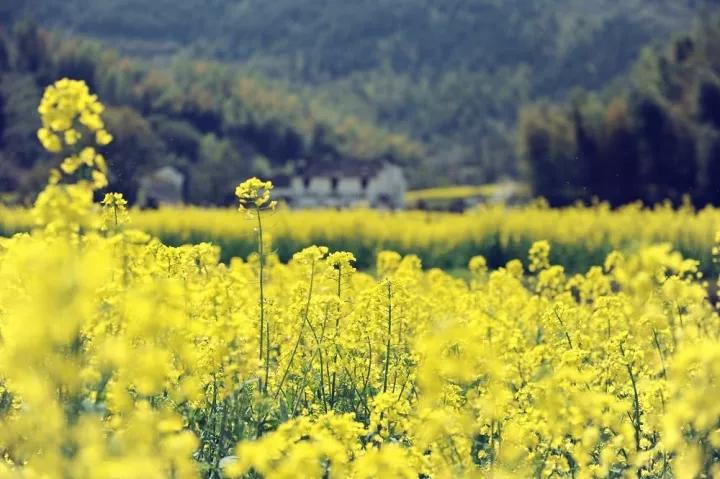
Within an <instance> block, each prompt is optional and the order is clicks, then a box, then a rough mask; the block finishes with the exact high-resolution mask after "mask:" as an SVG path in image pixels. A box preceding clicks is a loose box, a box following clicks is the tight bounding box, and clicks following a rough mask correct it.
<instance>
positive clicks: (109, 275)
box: [0, 85, 720, 479]
mask: <svg viewBox="0 0 720 479" xmlns="http://www.w3.org/2000/svg"><path fill="white" fill-rule="evenodd" d="M57 88H58V89H60V90H64V89H65V88H68V86H67V85H65V86H63V85H58V86H57ZM77 91H78V92H79V93H78V94H77V95H76V96H73V97H72V98H74V99H73V100H72V101H71V102H70V103H71V105H70V106H69V107H68V108H67V109H66V110H65V111H66V113H65V115H66V116H67V117H68V118H69V119H70V121H69V122H66V123H64V124H62V125H59V130H60V131H62V130H63V128H62V127H63V126H67V125H73V124H75V121H76V120H77V119H78V118H79V113H78V111H82V108H76V107H78V106H79V107H83V106H84V105H85V104H86V103H87V97H86V95H88V93H87V92H85V91H83V90H82V89H79V90H77ZM104 139H107V138H104ZM58 141H62V137H61V136H60V135H58ZM51 144H52V145H55V143H54V142H52V143H51ZM88 158H90V155H88ZM93 158H97V155H95V156H93ZM95 171H100V168H99V167H98V163H97V160H94V161H89V162H83V163H82V164H81V165H80V166H79V167H78V168H76V169H74V170H72V171H70V172H68V171H65V169H63V171H62V172H58V173H57V176H56V177H55V179H54V181H53V182H51V184H50V185H49V186H48V187H47V189H46V190H45V191H44V192H43V193H41V195H40V197H39V198H38V201H37V204H36V206H35V207H34V209H33V211H32V215H33V219H34V222H35V224H36V226H35V228H33V230H32V231H31V232H30V233H21V234H16V235H14V236H12V237H5V238H0V477H8V478H41V477H42V478H56V477H57V478H108V479H109V478H185V477H187V478H190V477H206V478H220V477H246V478H256V477H265V478H294V477H310V478H312V477H317V478H325V477H330V478H344V477H350V478H379V477H403V478H421V477H433V478H452V477H478V478H485V477H488V478H524V477H568V478H571V477H574V478H594V477H598V478H600V477H603V478H604V477H612V478H620V477H648V478H671V477H672V478H696V477H701V478H710V477H720V464H719V461H718V459H719V458H720V401H718V400H717V397H719V396H720V382H719V379H720V317H719V316H718V313H717V311H716V308H715V305H714V304H713V303H712V301H711V300H710V298H709V297H708V289H709V288H708V286H709V285H708V284H707V283H706V281H708V280H712V281H716V278H707V280H706V279H704V278H703V277H702V275H701V274H700V272H699V267H700V264H699V263H698V261H695V260H693V259H686V258H684V257H683V255H681V254H680V253H679V252H677V251H675V250H674V249H673V247H672V246H671V244H669V243H666V244H656V245H643V243H644V241H645V240H647V241H651V240H654V239H656V237H655V236H653V235H660V233H661V225H662V224H663V222H665V226H666V227H667V229H668V230H667V233H666V234H667V235H668V236H669V237H670V238H683V240H684V241H688V242H689V243H692V241H697V242H696V243H692V244H695V245H696V246H697V247H700V246H701V245H703V244H705V242H709V243H710V244H708V246H707V248H708V254H711V251H713V252H714V253H715V254H717V253H718V251H719V250H718V249H717V247H715V249H713V246H712V244H711V243H712V240H711V239H709V238H708V237H706V235H709V234H710V233H709V232H708V230H709V229H711V228H712V227H713V225H714V221H715V218H716V216H717V213H715V212H714V211H713V210H706V211H703V212H700V213H690V212H688V211H685V212H683V211H680V212H673V211H672V210H670V209H669V208H664V209H663V208H661V209H658V210H656V211H654V212H641V211H640V210H639V209H638V208H633V207H629V208H627V209H625V210H623V211H622V212H620V213H611V212H609V211H607V210H606V209H604V208H603V207H597V208H595V209H587V208H574V209H568V210H562V211H555V210H546V209H537V208H536V209H532V208H527V209H521V210H517V211H513V212H504V211H502V210H499V209H498V210H491V211H490V212H489V213H488V215H489V217H490V218H494V219H492V221H495V222H496V223H495V226H494V227H495V228H496V231H498V230H502V228H505V227H509V228H526V229H525V230H523V231H528V228H532V230H531V231H533V232H534V233H536V234H537V235H540V236H542V235H545V236H547V239H548V240H549V241H537V242H534V243H533V244H532V245H531V247H530V248H529V251H527V252H526V254H523V255H522V257H519V258H517V259H513V260H511V261H509V262H507V263H506V264H504V265H502V266H500V267H494V268H493V267H489V266H488V262H487V259H486V258H485V257H484V256H480V255H474V256H473V257H472V258H470V260H469V261H468V262H467V265H466V275H467V277H468V279H467V280H464V279H459V278H457V277H455V276H451V275H450V274H448V273H447V272H444V271H443V270H440V269H434V268H430V269H423V267H422V262H421V260H420V259H419V257H417V256H414V255H412V254H408V255H401V254H399V253H397V252H392V251H387V250H386V251H381V252H380V253H379V254H378V255H377V256H376V257H374V258H373V263H374V273H373V274H372V275H371V274H368V273H366V272H360V271H357V270H356V267H355V266H354V265H355V263H356V258H355V257H354V255H353V254H352V253H349V252H343V251H337V250H336V249H334V248H328V247H326V246H311V245H308V246H307V247H304V248H301V249H299V250H298V251H297V252H295V253H294V254H293V255H292V258H291V259H290V260H289V261H288V262H283V261H281V260H280V258H279V257H278V255H277V254H276V253H275V252H274V250H273V249H272V245H273V244H274V240H272V238H271V236H277V235H278V231H280V232H283V231H289V230H290V229H291V228H290V225H292V224H295V225H299V224H305V226H304V228H305V229H302V228H299V231H298V232H297V233H295V234H296V235H297V236H296V238H297V241H302V240H304V239H310V238H312V234H311V232H312V226H313V225H317V226H318V227H321V225H320V221H319V220H318V221H316V222H315V223H311V222H310V218H313V217H316V218H319V215H320V214H321V213H319V212H314V213H303V214H305V215H307V216H306V217H305V218H306V221H305V223H303V222H302V221H299V218H301V217H302V216H301V215H302V214H300V213H297V214H296V213H283V212H278V213H274V212H273V211H272V208H273V207H274V206H275V205H274V204H273V200H272V185H271V184H270V183H268V182H263V181H260V180H258V179H254V178H253V179H251V180H248V181H246V182H244V183H242V184H241V185H239V186H238V189H237V190H236V195H237V198H238V205H239V207H240V210H241V211H233V212H231V211H211V212H206V211H200V210H188V211H184V212H183V214H175V215H174V217H173V215H172V213H171V212H170V211H169V210H164V211H160V212H148V213H142V214H135V213H136V212H130V213H129V214H128V211H127V210H126V202H125V200H124V199H123V197H122V195H120V194H107V195H105V197H104V200H103V201H102V202H101V203H100V204H95V203H93V201H92V198H93V191H94V190H96V189H97V188H100V186H99V182H98V181H97V178H98V175H93V174H92V173H93V172H95ZM100 172H101V171H100ZM101 173H102V172H101ZM531 213H535V214H537V215H541V216H542V215H545V216H542V220H538V219H533V218H537V217H533V215H532V214H531ZM203 215H205V216H203ZM337 215H338V216H337V217H335V218H334V217H332V215H328V221H327V222H328V225H327V226H326V228H336V229H335V231H344V234H347V235H351V234H354V235H359V234H360V232H361V231H362V230H357V229H355V230H352V229H350V230H343V229H342V228H344V227H348V228H350V227H352V226H353V225H355V226H356V227H359V226H361V225H363V224H364V223H363V218H365V219H367V218H375V219H374V220H373V221H371V225H370V226H369V229H368V231H369V233H368V234H376V235H386V234H391V233H393V232H395V233H396V234H398V236H400V237H401V238H404V239H403V240H401V241H407V242H408V243H407V246H408V247H411V246H413V245H414V244H415V243H412V239H411V236H410V233H407V232H402V229H403V228H402V225H403V224H404V225H405V227H406V228H407V227H408V225H410V224H413V223H412V222H415V223H414V224H417V225H419V224H422V222H423V221H426V219H424V217H423V215H421V214H417V215H415V214H411V215H404V216H403V217H401V218H400V219H399V221H398V223H399V224H394V223H393V222H390V221H385V222H384V224H385V225H386V228H385V229H383V228H381V224H382V223H383V222H381V221H380V219H381V218H386V216H385V215H388V214H382V213H370V212H356V213H351V214H349V215H348V216H342V215H341V214H340V213H338V214H337ZM493 215H494V216H493ZM201 217H204V218H213V221H210V222H206V223H205V224H203V227H204V228H208V229H209V228H214V230H213V231H214V232H216V233H217V234H220V233H227V234H235V235H245V236H246V237H247V241H249V242H252V244H254V248H255V251H254V252H253V253H252V254H250V255H248V256H247V257H245V258H244V259H241V258H234V259H232V260H231V261H229V262H228V263H227V264H226V263H222V262H220V261H219V260H220V250H219V248H218V247H217V246H215V245H212V244H209V243H198V244H194V245H185V246H180V247H173V246H168V245H166V244H163V242H162V241H160V240H159V239H157V237H156V236H154V235H153V234H148V233H147V232H145V231H143V229H145V226H146V225H147V224H148V223H145V222H147V221H151V218H154V219H155V220H156V221H157V222H154V223H153V226H154V228H160V229H162V228H175V229H176V230H177V231H183V230H184V229H183V228H186V227H188V226H186V225H193V224H195V225H196V224H200V223H193V222H194V221H199V220H198V218H201ZM291 218H292V219H291ZM341 218H354V220H349V219H348V220H345V221H348V223H335V224H333V223H332V221H333V219H337V221H338V222H340V221H342V220H341ZM473 218H476V219H478V220H479V221H480V222H479V223H478V224H480V225H482V224H484V223H482V221H489V220H480V218H483V215H482V214H480V213H477V217H474V216H472V215H465V216H450V215H443V216H440V217H438V219H437V222H438V224H441V225H443V226H442V228H440V227H438V228H434V227H432V226H426V227H425V230H423V231H427V232H433V233H429V234H431V236H430V237H429V238H428V239H417V241H418V243H417V244H419V245H420V247H422V245H423V244H424V243H422V241H427V242H428V243H426V244H430V245H433V244H440V243H441V240H442V239H443V238H444V239H445V240H446V241H447V242H448V243H449V244H448V245H447V246H446V247H447V248H450V250H451V249H452V247H453V244H454V243H453V241H454V238H455V237H456V235H471V234H472V232H473V231H477V229H473V228H478V224H474V223H473V221H471V220H472V219H473ZM593 218H596V219H593ZM608 218H612V220H609V219H608ZM678 218H682V219H684V220H685V223H684V224H685V227H686V228H687V231H688V232H687V233H683V231H685V230H684V229H683V227H682V226H679V225H678V223H677V222H675V223H673V222H672V221H670V220H671V219H678ZM553 219H554V220H556V221H555V222H554V223H552V222H550V220H553ZM642 219H645V220H646V221H645V224H637V223H638V222H639V221H640V220H642ZM501 220H502V221H501ZM651 220H652V221H651ZM292 221H298V222H297V223H292ZM352 221H355V223H353V222H352ZM403 222H404V223H403ZM603 222H606V223H603ZM613 222H614V223H613ZM430 224H431V225H432V224H433V223H430ZM485 224H492V223H485ZM598 224H614V225H616V226H618V227H617V229H613V228H609V227H608V228H606V229H604V230H602V231H601V232H598V233H596V234H593V225H598ZM330 225H332V226H330ZM505 225H509V226H505ZM479 227H480V228H482V226H479ZM283 228H286V230H283ZM388 230H389V232H388ZM155 231H156V232H157V231H158V229H156V230H155ZM509 231H514V230H512V229H511V230H509ZM373 232H374V233H373ZM303 234H305V235H308V236H302V235H303ZM363 234H364V232H363ZM633 234H636V235H638V237H637V238H635V239H636V240H637V244H636V247H635V249H634V250H633V251H627V252H622V253H621V252H611V253H609V254H608V255H607V256H606V257H605V258H603V259H602V260H601V261H600V262H598V263H597V264H596V265H594V266H592V267H590V268H588V269H587V270H586V271H584V272H583V273H582V274H572V273H569V272H567V271H566V269H565V268H564V267H563V266H561V265H558V264H556V263H554V262H553V261H552V258H553V252H554V248H555V242H556V241H558V242H559V243H560V244H563V241H562V240H563V238H564V239H565V240H566V241H568V240H572V239H573V238H575V239H576V240H579V242H580V244H588V245H592V244H593V242H603V241H604V242H607V243H608V244H615V243H614V242H618V243H617V244H624V243H622V241H625V240H629V239H630V237H631V236H632V235H633ZM622 235H625V236H622ZM623 238H624V239H623ZM661 238H666V237H662V236H661ZM366 261H367V259H366Z"/></svg>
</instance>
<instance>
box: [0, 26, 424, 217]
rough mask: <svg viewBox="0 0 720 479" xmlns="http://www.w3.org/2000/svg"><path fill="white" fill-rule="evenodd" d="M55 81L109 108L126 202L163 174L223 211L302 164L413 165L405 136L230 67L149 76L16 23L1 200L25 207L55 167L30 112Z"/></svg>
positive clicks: (4, 44) (1, 139)
mask: <svg viewBox="0 0 720 479" xmlns="http://www.w3.org/2000/svg"><path fill="white" fill-rule="evenodd" d="M61 77H70V78H75V79H83V80H85V81H86V82H87V83H88V84H89V85H90V87H91V89H92V90H93V91H94V92H96V93H97V94H98V95H99V96H100V98H102V99H103V103H105V104H106V105H108V106H109V108H108V111H107V114H106V120H107V123H108V129H109V130H110V131H112V134H113V136H114V137H115V141H113V143H111V144H110V145H109V146H108V147H107V149H106V150H105V153H107V155H106V156H107V158H108V163H109V166H110V171H111V177H110V188H111V189H112V190H114V191H122V192H123V193H124V194H125V195H126V197H127V198H128V199H129V200H130V201H133V200H134V199H135V195H136V193H137V189H138V185H139V181H140V178H141V177H142V176H143V175H145V174H147V173H148V172H150V171H152V170H153V169H155V168H158V167H161V166H166V165H172V166H175V167H177V168H178V169H179V170H181V171H182V172H184V173H185V174H186V175H187V177H188V185H189V188H188V191H187V194H188V197H189V198H188V199H190V200H192V201H193V202H195V203H198V204H225V203H228V202H231V201H232V196H231V193H232V191H233V188H234V185H235V184H237V183H238V182H239V181H241V180H242V179H244V178H247V177H250V176H253V175H268V174H269V172H270V171H271V170H272V169H283V168H291V167H292V165H293V163H294V162H297V161H298V160H301V159H306V158H307V159H312V160H315V161H326V162H338V161H342V160H343V159H344V158H357V159H368V160H372V159H377V158H383V159H390V160H394V161H397V162H399V163H404V164H412V163H413V162H415V161H417V159H418V158H419V157H420V156H421V153H422V145H420V144H419V143H417V142H414V141H412V140H410V139H409V138H408V137H406V136H404V135H402V134H396V133H390V132H387V131H385V130H384V129H382V128H379V127H377V126H376V125H374V124H372V123H370V122H367V121H362V120H360V119H358V118H355V117H352V116H349V115H340V114H338V113H337V112H335V111H333V110H332V109H331V108H329V107H327V106H325V104H324V103H323V102H322V101H320V100H319V99H317V98H315V97H313V96H312V95H311V94H309V93H293V92H291V91H290V90H288V89H287V88H284V87H282V86H278V85H275V84H273V83H272V82H269V81H267V80H266V79H263V78H260V77H257V76H253V75H250V74H247V73H241V72H239V71H238V70H237V69H236V68H233V67H232V66H228V65H224V64H221V63H217V62H209V61H195V60H191V59H190V58H187V57H177V58H175V59H174V60H173V62H172V63H171V64H170V65H167V66H162V67H156V66H150V65H149V64H148V63H146V62H144V61H138V60H131V59H128V58H124V57H122V56H121V55H119V54H118V53H117V52H115V51H113V50H112V49H109V48H106V47H103V46H102V45H100V44H98V43H95V42H93V41H88V40H82V39H78V38H73V37H70V38H68V37H65V36H63V35H61V34H58V33H53V32H50V31H47V30H43V29H41V28H38V27H37V26H36V25H35V24H33V23H31V22H25V21H23V22H19V23H17V24H16V25H15V26H14V27H13V28H12V29H11V30H9V31H7V30H3V29H2V27H0V192H3V191H4V192H14V193H15V194H16V197H17V198H18V199H20V200H23V199H24V200H25V201H30V200H31V199H32V197H33V195H34V194H35V193H36V192H37V191H39V188H40V187H41V185H42V184H43V183H44V181H45V180H46V179H47V171H48V169H49V168H50V166H51V165H52V164H53V163H52V161H51V158H49V157H48V156H47V154H46V153H44V152H43V151H42V149H41V148H40V145H39V142H38V141H37V138H36V137H35V132H36V131H37V128H38V127H39V126H40V125H39V122H38V119H37V114H36V110H37V105H38V103H39V100H40V96H41V94H42V90H43V88H44V87H45V85H48V84H50V83H52V82H53V81H55V80H56V79H58V78H61ZM56 162H57V161H56Z"/></svg>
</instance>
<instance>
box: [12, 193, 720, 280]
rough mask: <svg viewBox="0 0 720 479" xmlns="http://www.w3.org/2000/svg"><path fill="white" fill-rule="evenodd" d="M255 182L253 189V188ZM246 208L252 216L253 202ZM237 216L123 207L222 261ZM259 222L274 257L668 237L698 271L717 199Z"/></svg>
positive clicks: (519, 251)
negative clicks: (216, 249)
mask: <svg viewBox="0 0 720 479" xmlns="http://www.w3.org/2000/svg"><path fill="white" fill-rule="evenodd" d="M257 191H258V192H259V193H260V194H263V193H262V191H263V190H262V188H258V189H257ZM255 199H257V198H255ZM255 199H253V200H252V202H253V204H254V201H255ZM270 201H272V200H270ZM261 209H263V210H265V209H268V208H267V207H266V206H262V207H261ZM247 210H248V212H249V213H250V214H252V215H253V217H254V211H255V207H254V206H248V208H247ZM243 219H244V218H243V217H240V218H238V214H237V210H236V208H227V209H222V208H198V207H185V208H161V209H159V210H147V211H137V212H134V213H133V224H134V225H135V226H136V227H137V228H139V229H142V230H143V231H146V232H148V233H150V234H152V235H153V236H157V237H159V238H161V239H162V240H163V241H164V242H166V243H168V244H175V245H179V244H184V243H187V242H202V241H206V242H212V243H214V244H218V245H220V246H222V258H223V261H229V259H230V258H231V257H233V256H241V257H246V256H247V255H248V254H250V253H251V252H252V251H254V250H255V249H256V248H255V245H256V237H255V235H254V234H253V229H254V228H256V227H257V225H256V221H243ZM253 219H254V218H253ZM31 226H32V224H31V222H30V221H29V220H28V215H27V213H26V211H25V210H22V209H11V208H4V209H3V208H2V207H0V232H2V231H4V232H5V234H10V233H12V232H19V231H27V230H28V229H29V228H30V227H31ZM267 226H268V232H269V233H271V234H272V236H273V244H274V248H275V249H276V250H277V251H278V254H279V255H280V257H281V259H282V260H283V261H287V260H289V259H290V258H291V257H292V255H293V253H294V252H295V251H297V250H300V249H302V248H303V247H304V246H306V245H308V244H324V245H328V246H331V247H332V248H333V249H336V250H343V251H350V252H352V253H354V254H355V256H356V257H357V260H358V262H357V265H358V267H359V268H360V269H368V268H371V267H373V266H374V264H375V262H374V258H375V255H376V254H377V252H379V251H381V250H393V251H397V252H399V253H401V254H417V255H418V256H420V257H421V258H422V260H423V264H425V265H426V266H429V267H442V268H444V269H462V268H464V267H465V266H466V265H467V264H468V261H469V260H470V259H471V258H472V257H473V256H475V255H477V254H478V253H479V252H482V253H483V254H484V256H485V259H486V260H487V264H488V267H491V268H497V267H499V266H503V265H505V263H506V262H507V261H509V260H511V259H513V258H519V257H524V256H525V255H526V254H527V252H528V250H529V248H530V247H531V246H532V244H533V243H534V242H535V241H540V240H546V241H548V243H549V244H551V245H552V251H551V254H550V257H549V261H552V262H553V263H554V264H561V265H563V266H564V267H565V269H566V271H569V272H572V273H576V272H583V271H586V270H587V269H589V268H590V266H592V265H598V264H600V263H602V261H604V259H605V257H606V256H607V255H608V254H609V253H610V252H611V251H613V250H619V251H631V252H635V251H637V250H638V249H639V248H640V247H642V246H647V245H650V244H655V243H664V242H669V243H671V244H672V245H673V247H674V248H676V249H677V250H678V251H681V252H682V253H683V254H684V255H685V256H688V257H691V258H695V259H698V260H701V266H702V270H703V272H704V273H706V274H708V273H710V272H713V271H714V268H715V266H714V265H713V262H712V255H711V250H712V247H713V245H714V240H715V234H716V231H720V208H712V207H707V208H704V209H702V210H694V209H692V208H690V207H688V206H686V207H682V208H673V207H672V206H671V205H667V204H664V205H662V204H661V205H657V206H655V207H653V208H643V207H641V206H640V205H637V204H635V205H628V206H624V207H622V208H618V209H611V208H609V207H608V206H607V205H604V204H598V205H591V206H571V207H567V208H557V209H556V208H547V207H545V206H543V205H542V204H530V205H525V206H518V207H512V208H509V207H502V206H497V205H488V206H483V207H480V208H479V209H477V210H471V211H467V212H465V213H463V214H453V213H431V212H421V211H396V212H389V211H373V210H366V209H358V210H343V211H336V210H306V211H303V210H288V209H287V208H278V209H277V211H276V212H275V213H274V214H273V215H272V216H271V217H269V221H268V222H267ZM358 232H362V234H358Z"/></svg>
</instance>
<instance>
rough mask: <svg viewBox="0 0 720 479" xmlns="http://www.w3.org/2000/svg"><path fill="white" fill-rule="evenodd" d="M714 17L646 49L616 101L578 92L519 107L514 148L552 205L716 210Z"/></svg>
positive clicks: (719, 120)
mask: <svg viewBox="0 0 720 479" xmlns="http://www.w3.org/2000/svg"><path fill="white" fill-rule="evenodd" d="M719 59H720V16H717V15H711V16H708V17H705V18H703V19H702V20H701V21H700V22H699V24H698V25H697V27H696V28H695V29H694V30H693V31H692V32H691V33H689V34H687V35H682V36H679V37H677V38H676V39H675V40H674V41H673V42H671V43H670V44H669V45H667V46H665V47H664V48H656V49H646V50H645V51H644V52H643V54H642V55H641V57H640V59H639V60H638V61H637V63H636V64H635V66H634V68H633V72H632V75H631V76H630V78H629V82H628V85H627V86H626V87H625V88H623V89H622V91H620V92H616V93H614V94H598V93H583V92H576V94H575V95H574V96H573V98H572V99H571V100H570V101H568V102H567V103H563V104H552V103H548V102H545V103H541V104H537V105H534V106H532V107H530V108H527V109H525V111H524V112H523V113H522V115H521V116H522V119H521V149H522V153H523V157H524V159H525V160H526V162H527V165H528V166H529V170H530V176H531V179H532V183H533V186H534V189H535V192H536V193H537V194H540V195H543V196H546V197H547V198H548V199H550V200H551V202H552V203H568V202H571V201H573V200H575V199H577V198H580V199H586V200H587V199H590V198H592V197H598V198H600V199H604V200H608V201H610V202H612V203H613V204H621V203H626V202H629V201H634V200H637V199H640V200H643V201H645V202H648V203H653V202H657V201H660V200H663V199H665V198H669V199H671V200H673V201H674V202H680V201H681V200H682V197H683V196H684V195H686V194H687V195H690V196H691V198H692V199H693V200H694V201H695V202H696V203H698V204H706V203H713V204H720V60H719Z"/></svg>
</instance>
